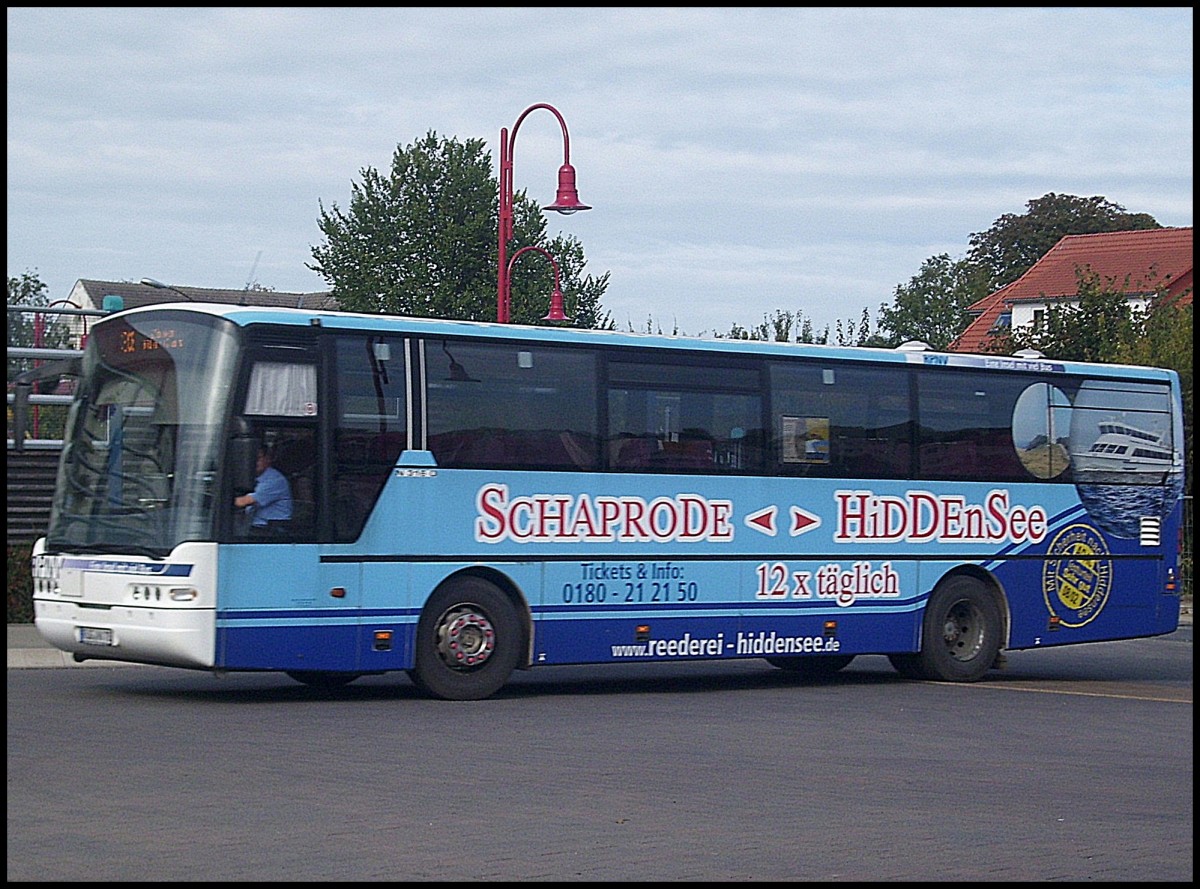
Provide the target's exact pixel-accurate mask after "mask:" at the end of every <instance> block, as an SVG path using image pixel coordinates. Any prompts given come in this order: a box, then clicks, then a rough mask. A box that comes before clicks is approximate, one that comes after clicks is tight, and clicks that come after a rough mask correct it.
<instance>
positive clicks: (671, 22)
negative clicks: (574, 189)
mask: <svg viewBox="0 0 1200 889" xmlns="http://www.w3.org/2000/svg"><path fill="white" fill-rule="evenodd" d="M8 26H9V27H8V47H9V52H8V122H9V127H8V197H9V200H8V214H9V220H8V221H9V225H8V231H9V235H8V254H9V274H10V275H14V274H19V273H20V272H22V271H24V270H25V269H29V268H32V269H36V270H37V271H38V273H39V275H40V276H41V278H42V280H43V281H45V282H46V283H47V284H48V285H50V290H51V293H52V295H53V296H56V297H59V296H64V295H65V294H66V292H67V291H68V290H69V288H70V286H71V285H72V284H73V283H74V281H75V280H76V279H77V278H81V277H88V278H101V279H115V280H123V279H128V280H133V279H137V278H139V277H141V276H143V275H149V276H152V277H155V278H159V279H161V280H166V281H170V282H174V283H178V284H185V285H196V286H213V287H230V286H233V287H236V286H241V285H242V284H243V283H245V279H246V276H247V275H249V274H250V272H251V268H252V267H255V260H256V257H258V256H259V254H260V253H261V259H259V260H258V263H257V266H256V272H255V275H256V277H257V279H258V281H259V282H260V283H262V284H264V285H266V286H270V287H274V288H276V289H278V290H298V291H308V290H315V289H322V288H324V287H325V282H323V281H322V280H321V279H320V278H318V277H317V276H316V275H315V274H313V273H312V272H311V271H309V270H308V269H307V268H306V267H305V263H306V262H308V261H310V260H311V253H310V250H311V246H312V245H313V244H314V243H317V242H318V240H319V238H320V233H319V230H318V228H317V226H316V220H317V217H318V214H319V205H320V204H321V203H322V202H323V203H324V204H325V205H326V206H330V205H332V204H334V203H337V204H339V205H344V204H345V203H346V202H347V200H348V198H349V194H350V185H351V183H352V182H353V181H356V180H357V179H358V178H359V173H360V171H361V170H362V169H363V168H364V167H375V168H376V169H386V168H387V167H388V166H389V165H390V162H391V156H392V153H393V152H394V151H395V149H396V148H397V146H404V145H408V144H410V143H411V142H413V141H414V140H416V139H418V138H421V137H422V136H424V134H425V133H426V132H428V131H430V130H432V131H435V132H437V133H438V134H439V135H442V136H447V137H453V138H457V139H460V140H466V139H481V140H484V141H485V143H486V145H487V150H488V151H492V152H494V151H495V146H496V143H497V141H498V137H499V132H500V129H501V128H502V127H504V128H511V127H512V126H513V124H514V122H515V121H516V119H517V117H518V116H519V115H520V114H521V112H522V110H523V109H525V108H528V107H529V106H530V105H532V104H533V103H536V102H550V103H552V104H553V105H554V106H555V107H556V108H558V109H559V110H560V111H561V112H562V113H563V115H564V117H565V119H566V121H567V124H568V126H569V129H570V140H571V159H572V162H573V163H574V165H575V167H576V169H577V172H578V177H579V188H580V195H581V197H582V198H583V199H584V200H585V201H586V202H588V203H590V204H592V205H593V206H594V208H595V209H593V210H592V211H589V212H588V213H582V214H576V215H575V216H572V217H569V218H560V217H552V218H551V219H550V220H549V222H550V226H549V227H550V230H551V233H552V234H553V233H555V232H557V231H562V232H564V233H567V234H572V235H575V236H576V237H578V238H579V239H580V241H581V243H582V244H583V246H584V249H585V252H586V255H587V257H588V261H589V268H588V271H589V272H590V273H592V274H595V275H599V274H602V273H603V272H605V271H611V273H612V275H611V279H610V284H609V289H608V293H607V295H606V298H605V305H606V307H608V308H610V309H611V310H612V311H613V314H614V317H617V318H618V319H619V320H621V317H622V315H624V314H628V315H629V316H630V317H631V318H632V319H633V320H634V323H635V324H638V319H639V318H644V317H645V316H646V315H650V316H654V317H658V318H661V319H662V321H663V323H664V327H666V326H670V325H669V323H668V319H671V318H674V317H675V316H676V314H678V313H679V312H680V310H681V307H686V313H685V314H686V321H685V320H684V319H683V318H680V319H679V323H680V324H681V325H682V326H684V327H685V328H686V329H687V332H699V331H701V330H710V331H712V330H719V331H726V330H728V329H729V327H730V326H731V325H732V324H734V323H738V324H742V325H749V324H754V323H757V321H758V320H760V319H761V317H762V316H763V315H764V314H768V313H770V312H772V311H773V310H776V309H781V310H786V311H794V310H797V309H802V310H803V311H804V313H805V315H806V316H808V317H810V318H812V319H813V320H814V322H815V323H816V324H818V325H819V326H823V325H824V324H827V323H833V322H835V321H836V320H839V319H845V318H847V317H854V318H856V319H857V318H858V316H859V314H860V313H861V311H862V309H863V308H864V307H867V308H868V309H869V310H870V311H871V313H872V316H874V313H875V311H876V309H877V307H878V305H879V304H880V303H881V302H890V300H891V298H892V296H893V293H894V290H895V287H896V286H897V285H899V284H902V283H906V282H907V281H908V280H909V279H910V278H911V277H912V276H913V275H915V274H916V273H917V272H918V271H919V269H920V265H921V263H922V262H923V261H924V260H925V259H926V258H928V257H929V256H931V255H936V254H937V253H941V252H947V253H950V254H951V255H952V256H956V257H957V256H961V255H962V254H963V253H965V251H966V249H967V247H968V239H969V236H970V234H971V233H973V232H978V231H983V230H986V229H987V228H989V227H990V226H991V225H992V223H993V222H994V221H995V220H996V219H997V218H998V217H999V216H1001V215H1002V214H1005V213H1021V212H1023V211H1024V209H1025V205H1026V203H1027V202H1028V201H1030V200H1032V199H1034V198H1037V197H1040V196H1042V195H1043V194H1045V193H1047V192H1050V191H1054V192H1058V193H1062V194H1078V195H1083V196H1091V195H1102V196H1104V197H1105V198H1107V199H1108V200H1110V201H1113V202H1115V203H1118V204H1121V205H1123V206H1125V207H1126V208H1127V209H1129V210H1131V211H1134V212H1145V213H1150V214H1151V215H1152V216H1154V217H1155V218H1156V219H1158V221H1159V222H1161V223H1163V224H1167V225H1191V221H1192V198H1191V193H1192V173H1191V170H1192V166H1193V162H1192V84H1191V70H1192V58H1191V54H1192V51H1191V45H1192V41H1191V31H1192V13H1191V10H1190V9H1186V8H1178V9H1172V8H1160V9H1153V8H1147V9H1138V8H1111V9H1088V8H1040V9H1039V8H1013V9H1000V8H991V9H987V8H901V9H879V8H812V9H799V8H780V7H751V8H748V9H727V8H720V7H693V8H687V7H684V8H669V7H650V8H626V7H597V8H582V9H577V8H571V9H566V8H484V7H458V8H450V9H433V8H428V7H425V8H415V9H407V8H406V9H383V8H371V7H350V8H339V9H333V8H319V7H318V8H304V9H301V8H272V7H260V8H232V7H219V8H210V7H198V8H178V9H177V8H154V9H134V8H120V7H117V8H112V7H109V8H65V7H64V8H28V7H27V8H15V9H14V8H10V9H9V10H8ZM561 160H562V142H561V136H560V132H559V129H558V125H557V123H556V122H555V121H554V120H553V118H552V116H551V115H549V114H546V113H538V114H531V115H530V116H529V117H528V118H527V119H526V120H525V122H523V123H522V126H521V129H520V133H519V140H518V142H517V149H516V153H515V171H514V173H515V185H516V187H517V188H518V189H526V190H528V192H529V194H530V196H531V197H534V198H535V199H546V200H548V199H549V198H551V197H552V196H553V190H554V184H555V183H554V172H555V170H556V169H557V167H558V165H559V163H561ZM639 326H640V325H639Z"/></svg>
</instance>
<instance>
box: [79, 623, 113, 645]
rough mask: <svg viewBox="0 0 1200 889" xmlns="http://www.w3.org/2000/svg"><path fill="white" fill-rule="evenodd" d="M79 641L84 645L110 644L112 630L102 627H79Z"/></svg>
mask: <svg viewBox="0 0 1200 889" xmlns="http://www.w3.org/2000/svg"><path fill="white" fill-rule="evenodd" d="M79 641H80V642H81V643H82V644H84V645H112V644H113V634H112V630H109V629H106V628H104V627H80V628H79Z"/></svg>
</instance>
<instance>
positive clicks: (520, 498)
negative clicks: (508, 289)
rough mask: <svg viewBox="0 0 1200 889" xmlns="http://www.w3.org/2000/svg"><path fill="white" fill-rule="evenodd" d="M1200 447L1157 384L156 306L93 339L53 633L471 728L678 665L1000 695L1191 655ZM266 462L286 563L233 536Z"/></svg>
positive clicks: (1175, 386)
mask: <svg viewBox="0 0 1200 889" xmlns="http://www.w3.org/2000/svg"><path fill="white" fill-rule="evenodd" d="M1182 426H1183V424H1182V419H1181V399H1180V388H1179V381H1178V378H1177V376H1176V375H1175V374H1174V373H1173V372H1171V371H1168V370H1161V369H1154V368H1146V367H1128V366H1111V365H1085V364H1074V363H1066V362H1058V361H1053V360H1048V359H1045V358H1040V357H1002V356H984V355H960V354H940V353H934V352H931V351H928V350H926V349H922V348H919V347H916V348H901V349H897V350H886V349H858V348H835V347H825V346H808V345H799V344H788V343H765V342H747V341H743V340H727V339H714V340H708V339H693V338H681V337H668V336H650V335H640V334H623V333H615V332H610V331H584V330H572V329H563V328H540V327H539V328H534V327H521V326H515V325H508V324H490V323H469V322H457V321H440V320H429V319H419V318H406V317H392V316H379V315H362V314H351V313H337V312H312V311H300V310H274V309H271V310H268V309H262V308H254V307H238V306H213V305H199V304H195V303H186V304H172V305H163V306H155V307H148V308H141V309H133V310H129V311H125V312H121V313H118V314H116V315H113V316H110V317H107V318H105V319H103V320H101V321H99V322H97V323H96V324H95V325H93V327H92V332H91V336H90V337H89V340H88V344H87V349H86V352H85V354H84V357H83V359H82V367H81V379H80V381H79V384H78V386H77V388H76V397H75V402H74V404H73V406H72V408H71V412H70V418H69V421H68V428H67V431H66V434H65V444H64V449H63V454H62V462H61V467H60V469H59V475H58V483H57V490H56V493H55V498H54V504H53V512H52V516H51V519H50V525H49V529H48V532H47V535H46V537H45V538H44V539H42V540H41V541H39V542H38V544H37V545H36V547H35V550H34V557H33V562H34V579H35V589H34V605H35V615H36V617H35V619H36V624H37V627H38V630H39V631H40V632H41V634H42V635H43V636H44V637H45V638H46V639H47V640H48V641H49V642H51V643H52V644H53V645H55V646H57V647H58V648H60V649H62V650H64V651H68V652H73V653H74V655H75V657H76V658H77V659H79V660H83V659H88V658H102V659H110V660H120V661H132V662H141V663H147V664H161V665H169V666H175V667H185V668H195V669H200V670H209V671H214V672H225V671H281V672H283V673H286V674H288V675H289V676H291V677H293V678H295V679H297V680H299V681H301V682H304V683H309V684H313V685H325V686H332V685H339V684H342V683H344V682H348V681H351V680H353V679H354V678H356V677H358V676H362V675H365V674H378V673H385V672H388V671H407V673H408V675H409V676H410V677H411V678H412V680H413V681H414V682H415V683H416V685H417V686H418V687H419V688H420V689H422V690H423V691H424V692H425V693H427V694H429V695H432V696H435V697H439V698H446V699H458V700H468V699H479V698H484V697H487V696H489V695H491V694H493V693H494V692H496V691H497V690H498V689H500V688H501V687H502V686H503V685H504V684H505V682H506V681H507V680H508V679H509V677H510V675H511V673H512V671H513V670H515V669H526V668H532V667H536V666H540V665H549V664H603V663H618V662H622V663H624V662H635V661H670V660H681V659H688V660H691V659H719V658H765V659H766V660H767V661H768V662H769V663H770V664H772V665H774V666H776V667H779V668H781V669H784V670H794V671H802V672H805V673H808V674H811V675H816V676H820V675H825V674H829V673H832V672H833V671H836V670H839V669H841V668H843V667H844V666H846V665H847V664H848V663H849V662H850V661H851V660H852V659H853V658H854V657H855V656H856V655H860V654H883V655H887V657H888V658H889V659H890V661H891V663H892V664H893V665H894V666H895V668H896V669H897V670H898V671H899V672H900V673H902V674H903V675H905V676H909V677H919V678H928V679H935V680H943V681H974V680H978V679H980V678H981V677H983V676H984V675H985V674H986V673H987V672H988V671H989V670H990V669H992V668H994V667H997V666H998V665H999V664H1000V663H1001V661H1002V659H1003V652H1004V651H1005V650H1013V649H1026V648H1033V647H1041V646H1054V645H1065V644H1071V643H1083V642H1095V641H1100V640H1111V639H1123V638H1131V637H1140V636H1153V635H1157V634H1165V633H1169V632H1171V631H1173V630H1174V629H1175V628H1176V626H1177V623H1178V619H1179V608H1180V599H1179V592H1178V588H1177V578H1178V572H1179V564H1178V558H1179V532H1180V524H1181V511H1182V505H1181V494H1182V490H1183V460H1182V448H1183V428H1182ZM1128 430H1137V435H1140V436H1142V438H1141V439H1137V438H1136V436H1135V437H1133V438H1132V439H1131V441H1130V442H1126V444H1131V445H1132V446H1133V449H1132V450H1131V451H1130V452H1129V454H1128V455H1119V456H1121V457H1122V458H1125V457H1126V456H1127V457H1128V464H1126V463H1122V462H1121V461H1120V460H1117V459H1116V457H1117V456H1118V455H1117V454H1116V452H1115V450H1111V449H1115V448H1117V447H1120V446H1122V445H1121V442H1118V441H1116V438H1118V437H1120V436H1119V435H1118V433H1122V432H1124V433H1127V435H1126V437H1129V436H1132V435H1133V434H1132V433H1129V432H1128ZM1102 436H1104V437H1103V438H1102ZM1098 443H1099V445H1100V451H1097V450H1096V447H1097V444H1098ZM1139 443H1140V445H1139ZM260 447H266V448H268V449H269V450H270V451H271V453H272V454H273V455H274V466H275V467H276V468H277V469H279V470H280V471H281V472H282V473H284V474H285V476H286V477H287V479H288V481H289V483H290V487H291V493H292V499H293V504H294V506H293V509H292V511H291V517H290V519H288V520H287V521H283V522H277V523H272V524H273V525H275V526H276V527H272V528H270V529H269V530H270V533H262V531H263V530H264V529H256V528H253V527H248V526H247V523H246V522H245V518H244V515H243V514H242V511H241V510H237V509H235V508H234V506H233V502H234V500H235V498H236V497H238V496H239V495H243V494H245V493H246V492H247V491H249V490H251V489H252V488H253V486H254V481H255V459H256V454H257V453H258V451H259V449H260ZM1139 448H1140V450H1141V451H1142V454H1141V455H1140V456H1139V454H1138V453H1137V450H1139ZM1164 455H1165V458H1164ZM1107 458H1113V459H1107Z"/></svg>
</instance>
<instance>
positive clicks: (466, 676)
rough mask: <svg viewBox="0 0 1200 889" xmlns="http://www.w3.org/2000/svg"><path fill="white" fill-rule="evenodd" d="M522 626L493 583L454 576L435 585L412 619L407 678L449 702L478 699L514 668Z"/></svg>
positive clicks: (495, 686)
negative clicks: (414, 634)
mask: <svg viewBox="0 0 1200 889" xmlns="http://www.w3.org/2000/svg"><path fill="white" fill-rule="evenodd" d="M520 653H521V625H520V621H519V620H518V618H517V612H516V609H515V608H514V607H513V604H512V602H511V601H509V599H508V597H507V596H505V595H504V593H502V592H501V591H500V590H499V589H498V588H497V587H496V586H495V585H494V584H492V583H489V582H488V581H486V580H483V579H482V578H479V577H459V578H455V579H454V580H451V581H448V582H447V583H444V584H442V586H440V587H438V588H437V589H436V590H434V593H433V595H432V596H430V597H429V601H428V602H427V603H426V605H425V608H424V609H423V610H422V612H421V619H420V620H419V621H418V623H417V638H416V651H415V652H414V661H415V666H414V667H413V669H412V670H410V671H409V674H408V675H409V677H410V678H411V679H412V681H413V682H414V683H415V684H416V685H417V687H418V688H420V689H421V690H422V691H423V692H425V693H426V694H428V695H432V696H433V697H435V698H442V699H444V700H448V701H477V700H480V699H482V698H486V697H488V696H489V695H492V694H494V693H495V692H496V691H498V690H499V689H500V688H501V687H502V686H503V685H504V683H505V682H507V681H508V677H509V676H510V675H511V674H512V671H513V670H514V669H516V667H517V662H518V660H519V659H520Z"/></svg>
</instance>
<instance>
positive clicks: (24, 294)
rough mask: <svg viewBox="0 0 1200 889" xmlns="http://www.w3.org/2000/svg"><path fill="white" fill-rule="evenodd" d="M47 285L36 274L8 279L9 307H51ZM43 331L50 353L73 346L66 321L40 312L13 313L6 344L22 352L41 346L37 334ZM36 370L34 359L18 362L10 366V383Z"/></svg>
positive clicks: (9, 320) (44, 341)
mask: <svg viewBox="0 0 1200 889" xmlns="http://www.w3.org/2000/svg"><path fill="white" fill-rule="evenodd" d="M47 290H48V288H47V287H46V284H45V283H44V282H43V281H42V279H41V278H39V277H38V275H37V272H36V271H29V270H26V271H25V272H23V273H22V274H21V275H20V276H19V277H15V278H14V277H11V276H10V277H9V279H8V305H10V306H48V305H50V296H49V294H48V293H47ZM39 328H41V345H42V346H44V347H45V348H48V349H62V348H68V347H69V346H70V343H71V330H70V328H69V327H68V326H67V324H66V322H65V321H63V316H61V315H47V314H45V313H36V312H9V313H8V326H7V334H6V340H7V343H8V345H10V346H13V347H18V348H26V349H28V348H32V347H33V346H35V345H38V342H37V339H38V336H37V332H38V329H39ZM31 367H33V362H32V359H16V360H11V361H9V362H8V376H7V378H6V379H7V381H8V382H10V383H11V382H12V380H13V377H15V376H16V375H17V374H19V373H21V372H22V371H24V370H28V369H29V368H31Z"/></svg>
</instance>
